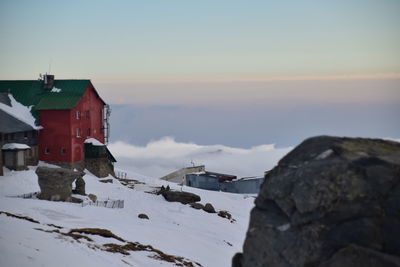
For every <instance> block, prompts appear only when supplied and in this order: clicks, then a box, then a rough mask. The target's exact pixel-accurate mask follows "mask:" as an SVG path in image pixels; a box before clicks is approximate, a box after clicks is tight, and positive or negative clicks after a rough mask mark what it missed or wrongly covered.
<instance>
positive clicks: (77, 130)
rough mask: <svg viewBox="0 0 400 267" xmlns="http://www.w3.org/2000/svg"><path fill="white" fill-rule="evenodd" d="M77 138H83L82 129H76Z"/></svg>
mask: <svg viewBox="0 0 400 267" xmlns="http://www.w3.org/2000/svg"><path fill="white" fill-rule="evenodd" d="M76 137H81V128H76Z"/></svg>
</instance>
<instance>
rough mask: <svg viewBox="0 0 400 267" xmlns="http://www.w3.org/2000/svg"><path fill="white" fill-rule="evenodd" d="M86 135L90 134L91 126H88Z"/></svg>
mask: <svg viewBox="0 0 400 267" xmlns="http://www.w3.org/2000/svg"><path fill="white" fill-rule="evenodd" d="M86 135H87V136H90V128H87V129H86Z"/></svg>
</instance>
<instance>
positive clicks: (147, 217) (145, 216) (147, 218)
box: [138, 213, 149, 220]
mask: <svg viewBox="0 0 400 267" xmlns="http://www.w3.org/2000/svg"><path fill="white" fill-rule="evenodd" d="M138 218H140V219H146V220H149V216H147V215H146V214H144V213H140V214H139V215H138Z"/></svg>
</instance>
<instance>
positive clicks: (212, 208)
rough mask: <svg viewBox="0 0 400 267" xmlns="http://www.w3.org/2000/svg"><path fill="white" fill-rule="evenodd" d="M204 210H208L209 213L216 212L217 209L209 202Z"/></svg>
mask: <svg viewBox="0 0 400 267" xmlns="http://www.w3.org/2000/svg"><path fill="white" fill-rule="evenodd" d="M203 210H204V211H205V212H208V213H216V211H215V209H214V207H213V205H211V203H207V204H206V205H205V206H204V208H203Z"/></svg>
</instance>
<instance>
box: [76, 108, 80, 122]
mask: <svg viewBox="0 0 400 267" xmlns="http://www.w3.org/2000/svg"><path fill="white" fill-rule="evenodd" d="M76 119H77V120H80V119H81V112H80V111H79V110H77V111H76Z"/></svg>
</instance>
